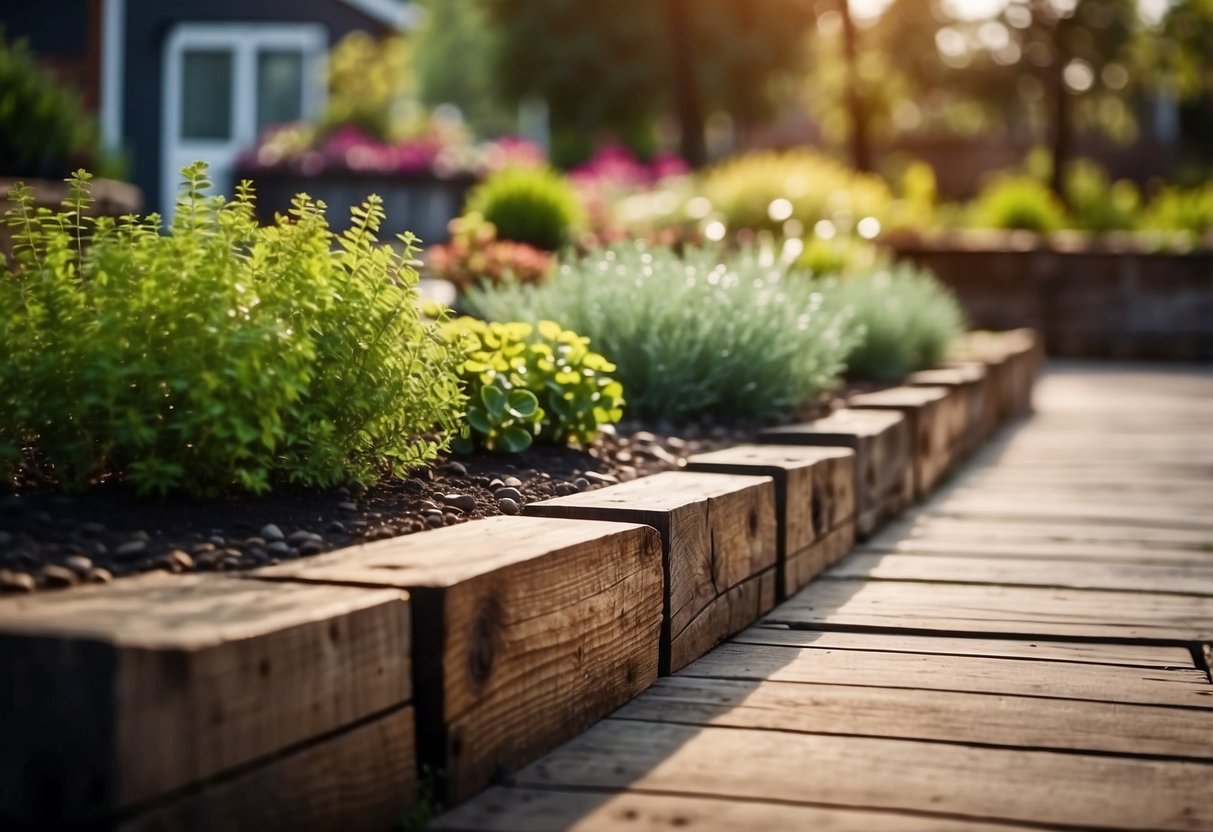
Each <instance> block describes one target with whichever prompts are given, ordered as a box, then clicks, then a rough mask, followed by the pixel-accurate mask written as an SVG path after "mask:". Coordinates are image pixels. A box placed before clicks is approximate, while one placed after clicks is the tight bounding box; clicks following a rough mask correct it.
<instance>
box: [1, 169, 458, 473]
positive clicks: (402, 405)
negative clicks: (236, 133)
mask: <svg viewBox="0 0 1213 832" xmlns="http://www.w3.org/2000/svg"><path fill="white" fill-rule="evenodd" d="M183 174H184V176H185V183H184V186H183V188H182V191H181V195H180V197H179V198H178V202H177V210H176V214H175V217H174V219H173V222H172V224H171V226H170V227H169V228H168V229H167V233H161V228H160V219H159V217H157V216H156V215H151V216H149V217H147V218H144V219H141V218H138V217H134V216H131V217H124V218H123V219H122V220H121V221H119V222H117V223H115V222H114V221H113V220H110V219H106V218H100V219H96V220H94V219H91V218H89V217H87V216H85V212H86V209H87V207H88V204H89V202H90V198H89V192H88V180H89V178H90V177H89V175H88V174H86V173H84V172H83V171H80V172H78V173H77V174H76V176H75V177H73V179H72V180H71V195H70V197H69V198H68V199H67V200H66V201H65V203H64V205H63V210H62V211H61V212H58V213H52V212H51V211H49V210H48V209H39V210H38V211H36V212H35V211H34V210H33V209H32V208H31V197H30V194H29V192H28V190H25V189H21V190H20V191H19V193H18V196H17V201H18V202H19V207H18V208H17V209H16V210H14V211H11V212H9V214H8V218H9V224H10V225H12V226H13V229H14V232H15V236H14V240H15V244H16V257H15V261H14V262H13V264H12V266H11V271H10V272H9V273H7V274H3V275H0V414H3V415H2V416H0V419H2V421H0V446H2V445H7V446H8V450H9V452H10V458H12V457H13V456H15V455H16V453H17V452H18V451H21V450H25V449H28V451H27V452H26V453H24V454H23V458H22V459H19V460H18V462H20V463H22V464H24V465H26V466H27V467H30V468H31V469H32V468H34V467H36V466H37V467H40V468H43V469H44V470H47V471H53V476H54V478H55V479H56V480H58V481H59V482H60V483H61V484H63V485H64V486H67V487H79V486H82V485H84V484H86V483H88V482H90V481H92V480H94V479H96V478H97V477H101V476H113V475H116V476H121V477H124V478H125V479H126V480H127V481H129V482H130V483H131V484H132V485H133V486H134V487H135V488H136V489H137V490H138V491H140V492H145V493H146V492H155V493H164V492H167V491H170V490H178V489H182V490H185V491H188V492H190V493H194V494H213V493H221V492H225V491H228V490H231V489H238V490H246V491H253V492H264V491H267V490H269V489H270V488H271V486H272V485H273V484H274V483H276V482H280V481H284V480H285V481H289V482H291V483H295V484H299V485H305V486H331V485H335V484H338V483H342V482H353V483H358V484H363V485H366V484H370V483H371V482H373V481H374V480H375V479H377V478H378V477H379V476H380V475H381V474H383V473H386V472H391V473H398V472H404V471H408V470H410V469H412V468H415V467H417V466H419V465H421V464H423V463H424V462H426V461H428V460H430V459H432V458H434V456H435V455H436V454H437V453H438V451H439V450H441V449H442V448H444V447H445V446H446V445H447V444H448V441H449V439H450V437H451V436H452V435H453V433H454V431H455V430H456V429H457V425H458V421H459V418H460V416H461V415H462V412H463V395H462V393H461V392H460V389H459V379H458V375H457V367H458V362H459V360H460V356H459V355H458V353H457V352H456V351H454V350H452V349H451V348H450V346H449V345H448V344H447V343H446V342H445V340H443V339H442V338H441V337H440V336H439V334H438V333H437V330H436V328H435V327H434V326H433V325H432V324H428V323H425V322H423V321H422V320H421V318H420V314H419V312H418V310H417V306H416V302H415V301H416V281H417V275H416V272H414V271H413V270H412V269H411V268H410V267H409V266H408V265H407V263H408V261H409V259H410V258H411V257H412V252H413V240H412V237H411V235H405V236H403V237H401V240H402V241H403V243H404V247H403V250H402V251H394V250H393V249H392V248H391V247H390V246H387V245H380V244H378V243H377V242H376V233H377V232H378V230H379V227H380V225H381V223H382V222H383V219H384V216H383V210H382V207H381V204H380V201H379V199H378V198H377V197H371V198H369V199H368V200H367V201H366V202H365V203H364V204H363V205H362V206H361V207H358V208H354V209H352V211H351V214H352V219H353V222H352V228H350V229H349V230H348V231H345V232H343V233H341V234H340V235H336V234H334V233H332V232H331V231H330V230H329V228H328V224H327V222H326V220H325V216H324V206H323V204H322V203H316V202H313V201H312V200H311V199H309V198H308V197H307V196H305V195H300V196H298V197H296V198H295V200H294V202H293V206H292V208H291V211H290V216H289V218H287V217H281V218H279V219H278V221H277V222H276V223H275V224H274V225H272V226H269V227H264V228H263V227H259V226H258V224H257V222H256V220H255V218H254V216H253V195H252V191H251V188H250V187H249V186H248V185H247V184H242V185H241V186H240V187H239V188H238V190H237V196H236V198H235V199H234V200H232V201H230V202H229V201H226V200H224V199H223V198H222V197H212V196H204V195H203V194H204V192H205V191H206V190H207V189H208V188H209V187H210V183H209V182H208V181H207V180H206V166H205V165H203V164H201V163H196V164H194V165H191V166H189V167H187V168H186V169H185V170H184V171H183Z"/></svg>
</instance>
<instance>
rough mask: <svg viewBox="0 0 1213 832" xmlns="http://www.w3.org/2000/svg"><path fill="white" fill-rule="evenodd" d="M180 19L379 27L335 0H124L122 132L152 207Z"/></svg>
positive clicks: (333, 28)
mask: <svg viewBox="0 0 1213 832" xmlns="http://www.w3.org/2000/svg"><path fill="white" fill-rule="evenodd" d="M182 23H320V24H322V25H324V26H325V28H327V29H328V33H329V43H330V44H332V43H335V42H336V41H338V40H340V39H341V38H342V37H344V36H345V35H347V34H349V33H350V32H352V31H355V30H357V29H363V30H368V31H380V30H382V25H381V24H380V23H378V22H377V21H374V20H372V19H370V18H368V17H367V16H366V15H364V14H362V13H360V12H359V11H357V10H356V9H354V8H353V7H351V6H347V5H345V4H344V3H339V2H335V0H275V2H268V3H258V4H254V3H249V2H248V0H207V2H180V3H165V2H163V0H126V48H125V55H124V67H123V78H124V81H123V114H122V134H123V137H124V140H125V145H126V148H127V150H128V151H129V153H130V158H131V180H132V181H133V182H134V183H135V184H136V185H138V186H139V187H140V188H142V189H143V194H144V199H145V204H146V206H147V208H148V210H151V211H162V210H163V209H164V207H165V206H163V205H161V204H160V202H161V198H160V193H161V188H160V184H161V183H160V176H161V170H160V169H161V159H162V156H161V150H162V148H161V146H160V129H161V119H162V115H163V113H162V102H161V99H160V95H161V87H162V83H163V80H162V73H163V56H164V45H165V43H167V42H168V39H169V36H170V35H171V34H172V31H173V29H174V28H175V27H176V26H177V25H179V24H182Z"/></svg>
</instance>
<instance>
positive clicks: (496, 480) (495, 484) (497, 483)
mask: <svg viewBox="0 0 1213 832" xmlns="http://www.w3.org/2000/svg"><path fill="white" fill-rule="evenodd" d="M504 486H505V480H503V479H501V478H500V477H493V479H491V480H489V488H490V489H492V490H494V491H496V490H497V489H498V488H503V487H504Z"/></svg>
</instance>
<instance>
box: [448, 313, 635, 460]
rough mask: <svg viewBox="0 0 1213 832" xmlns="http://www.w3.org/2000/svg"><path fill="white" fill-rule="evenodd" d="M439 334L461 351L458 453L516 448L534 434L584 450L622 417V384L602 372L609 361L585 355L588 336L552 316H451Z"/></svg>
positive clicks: (609, 368)
mask: <svg viewBox="0 0 1213 832" xmlns="http://www.w3.org/2000/svg"><path fill="white" fill-rule="evenodd" d="M445 331H446V333H447V336H448V337H449V338H451V339H452V340H453V341H458V342H460V343H462V345H463V348H464V350H465V355H466V359H465V360H464V362H463V365H462V367H461V372H462V373H463V377H464V380H465V381H466V382H467V385H468V391H469V393H470V394H471V397H472V401H471V405H470V406H469V409H468V426H469V428H470V431H467V432H465V434H464V437H463V438H462V440H461V447H462V449H463V450H465V451H467V450H471V448H472V446H474V445H479V446H482V447H484V448H486V449H488V450H490V451H506V452H510V453H516V452H518V451H522V450H525V449H526V448H527V447H529V446H530V445H531V443H532V442H533V441H534V440H535V439H539V440H540V441H544V442H550V443H554V444H559V445H579V446H582V447H584V446H587V445H589V444H590V443H591V442H593V441H594V440H595V439H596V438H597V437H598V434H599V433H600V432H601V430H602V426H603V425H608V424H614V423H615V422H618V421H619V420H620V419H621V418H623V403H624V402H623V385H621V384H620V383H619V382H618V381H615V380H614V379H613V378H612V377H611V376H610V373H613V372H614V371H615V365H614V364H612V363H611V362H609V361H607V360H606V359H605V358H603V357H602V356H601V355H598V354H597V353H595V352H592V351H591V350H590V339H588V338H585V337H583V336H580V335H578V334H577V333H575V332H573V331H571V330H567V329H563V328H562V327H561V326H560V325H559V324H557V323H555V322H553V321H539V323H538V325H537V326H531V325H530V324H528V323H486V322H484V321H479V320H476V319H474V318H458V319H456V320H454V321H451V322H450V323H448V324H446V325H445Z"/></svg>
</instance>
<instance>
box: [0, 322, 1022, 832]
mask: <svg viewBox="0 0 1213 832" xmlns="http://www.w3.org/2000/svg"><path fill="white" fill-rule="evenodd" d="M1039 360H1040V349H1039V345H1038V343H1037V342H1036V340H1035V339H1034V337H1033V336H1032V334H1031V333H1030V332H1025V331H1017V332H1012V333H1006V334H999V335H993V334H981V333H979V334H975V335H973V336H970V337H968V338H966V339H965V342H964V343H963V344H961V345H960V346H959V347H958V349H957V351H956V354H955V356H954V360H953V363H952V365H951V366H949V367H945V368H941V369H939V370H933V371H927V372H925V373H922V374H916V375H915V376H914V377H911V378H910V379H909V380H908V383H909V384H910V385H916V386H911V387H905V388H896V389H894V390H892V391H885V392H884V393H882V394H872V395H867V396H860V397H855V399H854V400H853V401H852V402H851V405H852V406H851V407H849V408H847V409H844V410H842V411H838V412H836V413H835V414H834V415H832V416H831V417H829V418H827V419H821V420H817V422H813V423H806V424H803V425H792V426H786V427H783V428H779V429H774V430H771V431H768V432H767V433H766V434H764V435H763V437H762V440H763V444H761V445H753V446H741V447H737V448H732V449H728V450H724V451H719V452H716V453H712V454H703V455H700V456H697V457H694V458H692V459H691V460H689V462H688V466H687V468H688V470H686V471H678V472H670V473H666V474H660V475H657V476H653V477H647V478H644V479H641V480H635V481H632V482H629V483H623V484H620V485H614V486H609V487H607V488H603V489H599V490H596V491H591V492H585V493H581V494H577V495H573V496H570V497H563V498H558V499H555V500H548V501H543V502H539V503H532V504H530V505H528V506H527V507H526V511H527V515H528V516H522V517H497V518H491V519H487V520H481V521H477V522H475V523H468V524H463V525H458V526H452V527H448V528H444V529H438V530H435V531H432V532H427V533H425V534H423V535H417V536H409V537H403V538H396V539H392V540H385V541H379V542H376V543H372V544H369V545H366V546H358V547H351V548H348V549H344V550H341V551H339V552H333V553H329V554H327V555H322V556H317V557H313V558H307V559H304V560H300V561H296V562H292V563H289V564H283V565H279V566H275V567H270V568H266V569H261V570H257V571H254V572H251V573H245V574H243V575H239V576H231V575H208V576H190V577H181V576H167V575H154V576H144V577H138V578H131V579H127V580H123V581H119V582H118V583H117V584H115V585H114V586H110V587H95V588H81V589H76V590H72V591H69V592H64V593H49V592H48V593H40V594H37V595H33V596H29V597H23V598H14V599H6V600H4V601H2V602H0V668H4V672H5V676H6V679H5V682H4V683H0V713H4V714H6V716H7V717H8V719H9V721H10V723H11V726H10V728H8V729H6V733H5V736H4V742H3V745H2V746H0V828H4V829H26V828H30V829H43V828H61V827H73V826H74V827H82V826H83V827H87V828H92V829H122V830H132V831H133V830H140V832H144V831H146V832H151V830H170V829H183V828H184V829H191V830H225V831H226V830H239V829H250V830H258V832H260V830H264V829H267V828H286V827H289V828H291V829H294V830H305V831H306V830H313V829H329V828H334V827H338V826H340V827H346V828H358V829H387V828H391V827H392V826H394V825H396V824H398V823H399V822H400V821H401V820H402V819H404V818H405V817H406V816H407V814H408V813H409V812H410V811H412V809H413V807H414V805H415V803H416V801H417V795H418V780H419V777H425V778H426V779H427V781H428V786H427V789H429V788H430V787H436V789H437V792H436V793H437V795H438V797H439V799H440V800H441V801H442V802H444V803H446V804H448V805H450V804H453V803H456V802H459V801H461V800H464V799H466V798H468V797H470V796H471V795H473V794H475V793H476V792H478V791H480V790H481V789H483V788H485V787H486V786H488V785H489V784H491V783H492V782H494V781H495V780H496V779H497V778H499V777H501V776H503V775H507V774H509V773H510V772H512V771H516V770H518V769H519V768H521V767H522V766H524V765H525V764H527V763H529V762H531V761H532V760H534V759H536V758H538V757H539V756H541V755H542V754H544V753H546V752H547V751H549V750H551V749H552V748H554V747H556V746H557V745H559V744H561V743H562V742H564V741H565V740H567V739H569V738H571V737H572V736H574V735H576V734H578V733H580V732H582V731H584V730H585V729H586V728H587V727H588V726H589V725H590V724H592V723H594V722H595V721H597V720H598V719H599V718H601V717H602V716H605V715H606V714H607V713H609V712H611V711H612V710H614V709H615V708H617V707H619V706H621V705H623V704H625V703H626V702H628V701H629V700H631V699H632V698H633V697H635V696H636V695H637V694H639V693H640V692H641V691H643V690H644V689H645V688H647V687H648V686H649V685H650V684H651V683H652V682H653V681H654V680H655V679H656V678H657V677H658V675H659V674H663V673H670V672H672V671H674V670H677V669H679V668H681V667H683V666H685V665H686V664H688V663H689V662H691V661H693V660H694V659H696V658H698V657H699V656H702V655H703V654H704V653H706V652H707V651H709V650H710V649H711V648H712V647H714V646H715V645H716V644H718V643H719V642H721V641H722V640H724V639H725V638H727V637H729V636H731V635H733V634H734V633H736V632H738V631H740V630H742V629H744V628H745V627H747V626H749V625H750V624H752V623H754V622H755V621H757V620H758V619H760V618H761V617H762V616H763V615H765V613H767V612H768V611H769V610H770V609H771V608H772V607H773V605H774V604H775V603H776V600H777V599H783V598H786V597H789V596H791V595H793V594H795V593H796V592H797V591H798V590H799V589H801V588H803V587H804V586H805V585H806V584H807V583H808V582H809V581H811V580H812V578H813V577H815V576H816V575H817V574H818V573H819V572H820V571H822V570H823V569H825V568H826V567H828V566H829V565H831V564H833V563H835V562H837V561H838V560H839V559H841V558H842V557H843V556H844V555H845V554H847V553H848V552H849V551H850V549H851V547H852V545H853V542H854V540H855V538H856V536H857V535H860V536H862V535H868V534H870V533H871V532H872V531H874V530H875V529H876V528H877V527H878V526H879V525H880V524H882V523H885V522H888V521H889V520H891V519H893V518H894V517H896V516H897V514H898V513H900V512H901V511H902V510H903V509H904V508H905V507H906V505H907V504H908V503H909V502H910V501H911V500H912V499H913V498H914V497H916V496H917V497H921V496H923V495H924V494H925V493H926V492H927V491H928V490H929V488H930V487H931V486H932V485H934V484H935V483H937V482H938V481H939V480H940V478H941V477H943V476H944V475H945V474H946V471H947V470H948V468H950V467H951V466H953V465H955V464H956V463H957V462H958V461H959V460H961V459H963V458H964V457H965V456H967V455H968V454H971V453H972V452H973V451H974V450H976V449H977V448H978V447H979V446H980V444H981V443H982V442H984V441H985V440H987V439H988V438H989V437H990V435H991V434H992V433H993V431H994V430H995V429H996V428H997V427H998V426H1000V425H1001V424H1002V423H1003V422H1005V421H1006V420H1008V419H1011V418H1014V417H1015V416H1017V415H1019V414H1023V413H1026V412H1027V411H1028V410H1029V409H1030V399H1031V389H1032V381H1033V378H1034V376H1035V373H1036V371H1037V369H1038V365H1039ZM869 408H870V409H869ZM916 486H917V487H916Z"/></svg>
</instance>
